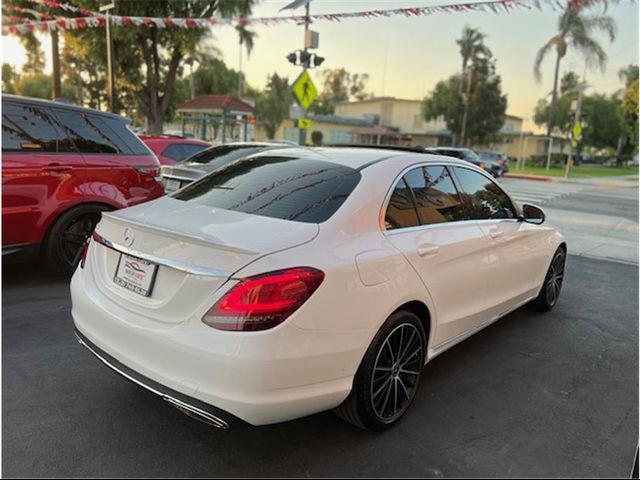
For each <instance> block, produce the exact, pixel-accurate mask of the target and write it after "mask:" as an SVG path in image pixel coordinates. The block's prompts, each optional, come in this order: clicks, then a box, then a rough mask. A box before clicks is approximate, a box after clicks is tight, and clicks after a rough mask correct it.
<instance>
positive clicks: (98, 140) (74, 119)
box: [55, 110, 129, 153]
mask: <svg viewBox="0 0 640 480" xmlns="http://www.w3.org/2000/svg"><path fill="white" fill-rule="evenodd" d="M55 115H56V118H57V119H58V121H59V123H60V125H61V126H62V129H63V130H64V131H65V132H66V134H67V135H68V136H69V137H70V138H71V139H72V140H73V142H74V143H75V144H76V146H77V147H78V149H79V150H80V151H81V152H82V153H129V151H128V149H126V148H127V147H126V146H125V145H124V142H123V141H122V140H120V139H119V138H118V137H117V136H116V135H115V134H114V133H113V131H112V130H111V129H110V128H108V127H106V125H105V123H104V122H103V121H102V119H101V118H100V117H99V116H98V115H91V114H87V113H84V112H78V111H75V112H72V111H68V110H58V111H56V112H55ZM123 149H126V150H124V151H123Z"/></svg>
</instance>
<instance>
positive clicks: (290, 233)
mask: <svg viewBox="0 0 640 480" xmlns="http://www.w3.org/2000/svg"><path fill="white" fill-rule="evenodd" d="M318 229H319V227H318V225H317V224H312V223H301V222H292V221H287V220H280V219H276V218H270V217H265V216H258V215H251V214H246V213H241V212H233V211H229V210H221V209H216V208H212V207H207V206H204V205H194V204H193V203H185V202H183V201H180V200H176V199H174V198H171V197H163V198H161V199H158V200H155V201H154V202H151V203H147V204H144V205H140V206H137V207H133V208H128V209H125V210H121V211H118V212H112V213H106V214H104V215H103V219H102V221H101V222H100V223H99V224H98V226H97V227H96V232H95V233H96V238H97V239H98V240H99V241H98V242H94V245H95V247H93V248H94V249H95V252H92V263H91V265H92V268H93V269H94V274H95V278H96V282H98V283H99V285H100V287H101V291H102V292H103V293H104V294H105V295H107V296H109V297H110V298H111V299H113V300H115V301H117V302H118V303H119V304H120V305H121V306H123V307H125V308H127V309H130V310H132V311H135V312H137V313H140V314H142V315H146V316H152V317H153V318H154V319H156V320H160V321H162V322H167V323H179V322H182V321H185V320H186V319H187V318H189V316H190V315H192V314H193V312H195V311H198V309H199V307H200V306H201V304H202V303H203V302H204V303H207V302H209V298H210V297H211V295H212V294H213V293H214V292H215V291H216V290H217V289H218V288H219V287H220V286H221V285H222V284H223V283H224V282H225V281H226V280H227V279H228V278H230V277H231V276H232V274H233V273H234V272H236V271H238V270H239V269H240V268H242V267H244V266H245V265H247V264H248V263H251V262H252V261H254V260H256V259H257V258H259V257H261V256H264V255H268V254H269V253H273V252H275V251H280V250H283V249H287V248H292V247H294V246H297V245H301V244H303V243H306V242H309V241H310V240H312V239H313V238H314V237H315V236H316V235H317V234H318ZM126 255H130V256H131V257H133V258H134V259H135V258H138V259H142V260H145V261H147V262H150V263H151V264H152V265H158V267H157V269H156V271H155V277H154V279H153V283H152V285H151V291H150V294H149V295H148V296H144V294H140V293H136V292H134V291H131V290H129V289H127V288H125V287H124V286H121V284H116V282H115V281H114V278H115V276H116V273H117V272H118V271H119V270H118V269H119V264H120V263H121V262H122V261H126V260H127V259H129V260H130V257H127V256H126ZM151 269H153V267H151ZM120 273H122V271H120ZM120 283H121V282H120Z"/></svg>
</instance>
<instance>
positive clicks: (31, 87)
mask: <svg viewBox="0 0 640 480" xmlns="http://www.w3.org/2000/svg"><path fill="white" fill-rule="evenodd" d="M14 88H15V93H16V94H17V95H21V96H23V97H34V98H44V99H46V100H50V99H51V93H52V90H53V81H52V79H51V75H46V74H44V73H31V74H22V75H20V77H19V78H18V79H17V80H16V82H15V84H14ZM61 93H62V97H63V98H64V99H66V100H68V101H70V102H72V103H73V102H75V101H76V97H75V90H74V88H73V87H72V86H70V85H69V84H67V83H63V84H62V92H61Z"/></svg>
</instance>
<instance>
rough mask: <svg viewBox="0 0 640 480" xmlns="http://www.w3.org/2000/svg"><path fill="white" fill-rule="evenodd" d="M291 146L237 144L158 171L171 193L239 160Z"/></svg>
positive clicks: (256, 143)
mask: <svg viewBox="0 0 640 480" xmlns="http://www.w3.org/2000/svg"><path fill="white" fill-rule="evenodd" d="M292 146H293V145H290V144H288V143H277V142H238V143H228V144H225V145H217V146H215V147H211V148H207V149H206V150H203V151H201V152H198V153H196V154H195V155H193V156H192V157H189V158H187V159H186V160H184V161H183V162H180V163H176V164H175V165H164V166H163V167H162V168H161V169H160V176H161V177H162V178H161V182H162V185H163V186H164V190H165V192H166V193H168V194H169V193H173V192H175V191H176V190H179V189H181V188H182V187H185V186H187V185H189V184H190V183H191V182H194V181H195V180H198V179H200V178H202V177H204V176H205V175H207V174H209V173H211V172H213V171H214V170H217V169H218V168H220V167H224V166H225V165H228V164H229V163H231V162H233V161H235V160H238V159H240V158H244V157H248V156H249V155H253V154H254V153H258V152H264V151H266V150H273V149H282V148H291V147H292Z"/></svg>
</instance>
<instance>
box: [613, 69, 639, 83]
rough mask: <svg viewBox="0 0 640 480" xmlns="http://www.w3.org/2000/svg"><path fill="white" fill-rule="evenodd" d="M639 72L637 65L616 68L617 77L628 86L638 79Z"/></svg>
mask: <svg viewBox="0 0 640 480" xmlns="http://www.w3.org/2000/svg"><path fill="white" fill-rule="evenodd" d="M639 74H640V71H639V70H638V65H627V66H626V67H624V68H621V69H620V70H618V77H619V78H620V80H622V81H623V82H624V85H625V87H628V86H629V85H630V84H631V83H633V82H634V80H638V76H639Z"/></svg>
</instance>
